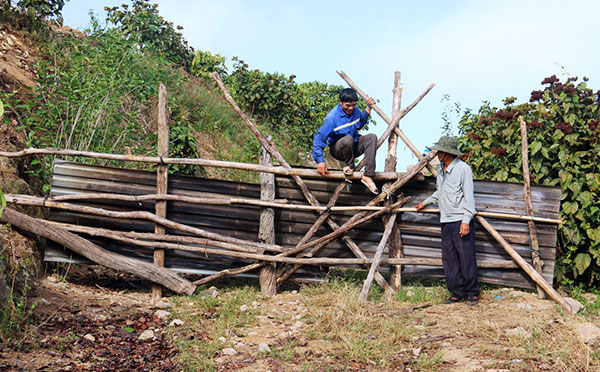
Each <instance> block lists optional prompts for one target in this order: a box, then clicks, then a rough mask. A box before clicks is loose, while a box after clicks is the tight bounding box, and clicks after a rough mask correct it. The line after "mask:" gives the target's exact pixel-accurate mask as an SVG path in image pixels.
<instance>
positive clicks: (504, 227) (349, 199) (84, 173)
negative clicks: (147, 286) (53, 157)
mask: <svg viewBox="0 0 600 372" xmlns="http://www.w3.org/2000/svg"><path fill="white" fill-rule="evenodd" d="M155 182H156V174H155V173H154V172H146V171H137V170H127V169H117V168H108V167H100V166H90V165H84V164H78V163H70V162H57V163H56V165H55V167H54V171H53V181H52V195H53V196H58V195H68V194H79V193H91V192H92V193H98V192H106V193H119V194H128V195H142V194H152V193H154V192H155ZM305 182H306V184H307V185H308V187H309V189H310V190H311V191H312V192H313V193H314V195H315V197H316V198H317V199H318V200H319V201H320V202H321V203H322V204H323V205H325V204H326V203H327V202H328V200H329V197H330V196H331V194H332V192H333V191H334V190H335V188H336V187H337V185H338V183H339V181H335V180H324V179H305ZM276 184H277V185H276V196H275V197H276V198H278V199H287V200H288V201H289V202H291V203H298V204H306V201H305V199H304V197H303V196H302V194H301V192H300V190H299V189H298V188H297V187H296V184H295V182H294V181H293V180H292V179H291V178H290V177H277V178H276ZM378 186H380V187H381V184H380V185H378ZM434 188H435V182H434V180H433V179H431V178H427V179H425V181H419V182H413V183H409V184H408V185H406V186H405V187H404V188H403V189H402V190H401V191H402V192H403V193H404V194H405V195H410V196H411V197H412V200H411V202H410V203H409V204H408V205H407V206H414V205H416V204H417V203H418V202H420V201H422V200H423V199H424V198H425V197H427V196H428V195H430V194H431V193H432V192H433V191H434ZM169 193H170V194H178V195H187V196H195V197H215V198H220V197H244V198H255V199H259V198H260V186H259V185H257V184H246V183H239V182H231V181H222V180H214V179H203V178H195V177H186V176H170V177H169ZM560 194H561V193H560V189H559V188H555V187H543V186H532V201H533V207H534V211H535V215H536V216H539V217H547V218H555V219H556V218H558V212H559V208H560ZM371 196H372V194H370V193H369V192H367V191H366V189H365V188H364V186H363V185H362V184H361V183H360V182H358V181H355V182H354V183H351V184H348V186H347V187H346V190H345V191H344V193H343V194H342V195H341V196H340V198H339V199H338V203H337V205H340V206H344V205H364V204H366V203H368V202H369V201H370V200H371ZM475 201H476V208H477V210H478V211H489V212H499V213H513V214H525V204H524V201H523V185H522V184H517V183H505V182H502V183H501V182H490V181H475ZM85 204H86V205H89V206H98V207H102V208H106V209H113V210H147V211H151V212H152V211H153V210H154V203H153V202H141V203H127V202H121V201H98V200H94V201H89V202H85ZM259 212H260V208H259V207H256V206H247V205H223V206H218V205H192V204H188V203H183V202H169V203H168V207H167V217H168V218H169V219H171V220H174V221H177V222H181V223H185V224H188V225H191V226H197V227H201V228H203V229H206V230H209V231H213V232H218V233H220V234H224V235H228V236H233V237H236V238H241V239H246V240H253V241H257V236H258V225H259ZM353 213H354V212H349V211H346V212H342V213H335V214H334V215H333V218H334V219H335V220H336V222H338V223H339V224H343V223H344V222H345V221H346V220H347V219H348V218H350V217H351V216H352V215H353ZM317 216H318V213H317V212H313V211H296V210H286V209H276V210H275V218H276V244H279V245H283V246H288V247H293V246H294V245H295V244H296V243H297V242H298V241H299V240H300V239H301V238H302V236H304V234H305V232H306V231H308V229H309V228H310V226H311V225H312V223H313V222H314V221H315V219H316V218H317ZM51 218H52V219H53V220H57V221H62V222H69V223H79V224H82V225H87V226H96V227H103V228H110V229H115V230H124V231H132V230H134V231H143V232H151V231H153V230H154V225H153V223H150V222H147V221H132V220H123V219H112V218H106V217H99V216H90V215H83V214H79V213H72V212H66V211H58V210H53V211H52V213H51ZM488 220H489V221H490V223H491V224H492V225H493V226H494V228H496V229H497V230H498V231H499V232H500V233H501V234H502V235H503V236H504V238H505V239H506V240H507V241H508V242H509V243H510V244H511V245H512V246H513V247H514V248H515V249H516V250H517V252H519V254H520V255H521V256H523V257H524V258H525V259H526V260H527V261H528V262H530V263H531V249H530V247H529V230H528V228H527V222H525V221H512V220H500V219H488ZM397 223H398V224H399V225H400V228H401V231H402V242H403V245H404V255H405V257H430V258H440V257H441V250H440V246H441V243H440V224H439V215H437V214H423V213H402V214H401V215H400V216H399V218H398V222H397ZM536 226H537V230H538V236H539V241H540V254H541V258H542V260H543V261H544V267H543V273H542V275H543V277H544V278H545V279H546V280H547V281H548V282H549V283H551V284H552V281H553V273H554V260H555V251H556V244H557V227H556V225H553V224H545V223H536ZM475 231H476V233H475V235H476V243H475V245H476V249H477V255H478V256H477V257H478V259H480V260H508V261H510V260H511V258H510V256H509V255H508V254H507V253H505V251H504V249H502V247H501V246H500V245H499V244H498V243H497V242H496V241H495V240H494V239H493V238H492V237H491V236H490V235H489V234H488V233H487V232H486V231H485V230H484V229H483V227H481V226H479V225H478V224H476V225H475ZM329 232H331V231H330V229H329V228H328V227H327V226H325V225H324V226H322V227H321V228H320V229H319V231H318V232H317V234H316V235H315V238H317V237H320V236H323V235H325V234H327V233H329ZM167 233H170V234H173V233H177V232H175V231H167ZM382 234H383V224H382V222H381V220H380V219H377V220H371V221H370V222H368V223H366V224H364V225H362V226H360V227H359V228H357V229H353V230H352V231H350V232H349V235H350V236H351V237H352V238H353V239H354V240H355V241H356V243H357V244H358V246H359V247H360V248H361V249H362V250H363V252H364V253H365V254H366V255H367V256H368V257H372V256H373V255H374V253H375V250H376V248H377V245H378V243H379V240H380V239H381V236H382ZM91 240H94V241H95V242H96V243H98V244H100V245H101V246H103V247H105V248H107V249H110V250H112V251H115V252H120V253H123V254H127V255H128V256H133V257H138V258H140V259H144V260H150V261H151V258H152V250H151V249H148V248H141V247H133V246H127V245H124V244H121V243H115V242H113V241H108V240H98V239H91ZM165 253H166V257H165V266H167V267H172V268H175V269H177V270H178V271H182V272H191V273H203V274H205V273H211V272H215V271H218V270H222V269H225V268H235V267H240V266H243V265H245V264H247V263H248V261H245V260H240V259H232V258H228V257H211V258H210V259H207V258H206V257H204V256H203V255H201V254H198V253H191V252H182V251H172V250H167V251H166V252H165ZM318 256H320V257H326V256H328V257H353V254H352V252H350V250H349V249H348V248H347V247H346V246H345V245H344V244H343V243H341V242H340V241H339V240H336V241H334V242H333V243H331V244H330V245H328V246H327V247H326V248H325V249H323V250H322V251H321V252H320V253H319V255H318ZM45 259H46V260H52V261H64V260H68V258H67V256H66V255H65V253H64V252H60V251H58V250H56V249H49V250H47V252H46V257H45ZM324 269H326V268H323V267H310V266H305V267H303V270H301V271H299V273H298V275H300V276H302V277H307V276H309V277H318V276H321V275H322V274H323V270H324ZM387 270H388V267H381V271H383V272H385V271H387ZM405 273H410V274H415V275H426V276H443V271H442V269H441V268H432V267H418V266H406V267H405ZM479 274H480V280H481V281H483V282H488V283H494V284H499V285H508V286H515V287H524V288H534V284H533V282H532V281H531V280H530V279H529V278H528V276H527V275H526V274H525V273H524V272H522V270H516V269H503V270H500V269H480V271H479Z"/></svg>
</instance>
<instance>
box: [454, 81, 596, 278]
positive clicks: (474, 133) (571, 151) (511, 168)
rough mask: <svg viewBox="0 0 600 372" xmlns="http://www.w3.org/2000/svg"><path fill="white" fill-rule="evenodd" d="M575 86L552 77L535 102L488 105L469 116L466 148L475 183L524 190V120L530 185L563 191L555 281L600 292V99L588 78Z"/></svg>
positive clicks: (463, 131)
mask: <svg viewBox="0 0 600 372" xmlns="http://www.w3.org/2000/svg"><path fill="white" fill-rule="evenodd" d="M577 80H578V78H575V77H573V78H568V79H567V81H566V82H564V83H563V82H561V81H560V80H559V79H558V78H557V77H556V76H551V77H549V78H546V79H544V81H542V84H543V85H544V88H543V89H541V90H535V91H533V92H532V93H531V97H530V100H529V102H526V103H521V104H515V103H514V101H515V99H514V98H511V99H507V100H506V101H505V102H504V107H502V108H496V107H491V106H490V104H489V103H484V105H483V106H481V107H480V108H479V111H478V112H477V113H473V112H467V113H466V114H465V115H463V117H462V118H461V121H460V124H459V127H460V131H461V134H463V136H462V138H460V144H461V146H462V149H463V151H465V152H467V153H468V162H469V164H470V165H471V167H472V169H473V173H474V175H475V176H476V177H477V178H480V179H492V180H497V181H509V182H521V181H522V180H523V178H522V177H523V176H522V169H521V161H522V156H521V136H520V124H519V120H518V117H519V116H522V117H523V118H524V120H525V121H526V122H527V128H528V129H527V130H528V141H529V162H530V172H531V180H532V182H534V183H537V184H539V185H550V186H560V188H561V190H562V198H561V200H562V205H561V210H560V216H561V219H562V220H563V221H564V224H563V225H561V227H560V228H559V232H560V243H561V244H560V245H561V247H562V255H561V256H560V257H559V259H558V263H559V265H557V275H558V276H559V278H560V279H562V280H563V282H565V283H569V284H571V283H573V282H580V283H583V284H586V285H589V286H594V285H598V284H600V195H599V193H600V169H599V168H598V160H599V158H600V140H599V137H600V128H599V114H600V112H599V109H598V101H599V96H600V91H596V92H594V91H593V90H592V89H590V88H589V87H588V86H587V81H588V79H587V78H583V81H581V82H579V83H577Z"/></svg>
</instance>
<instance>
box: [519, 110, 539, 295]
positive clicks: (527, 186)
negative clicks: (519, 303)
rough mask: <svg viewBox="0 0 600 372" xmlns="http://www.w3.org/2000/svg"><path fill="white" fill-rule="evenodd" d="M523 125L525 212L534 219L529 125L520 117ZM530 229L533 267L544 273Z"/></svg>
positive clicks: (531, 225)
mask: <svg viewBox="0 0 600 372" xmlns="http://www.w3.org/2000/svg"><path fill="white" fill-rule="evenodd" d="M519 123H520V124H521V157H522V159H523V160H522V165H523V198H524V199H525V211H526V212H527V215H528V216H530V217H533V203H532V202H531V179H530V177H529V149H528V144H527V124H526V123H525V120H523V117H522V116H519ZM527 225H528V227H529V237H530V241H531V257H532V258H533V267H534V268H535V270H536V271H537V272H538V273H541V272H542V265H543V262H542V260H541V259H540V245H539V242H538V236H537V228H536V227H535V223H534V222H533V221H527ZM537 292H538V298H544V291H543V289H542V288H541V287H540V286H539V285H538V286H537Z"/></svg>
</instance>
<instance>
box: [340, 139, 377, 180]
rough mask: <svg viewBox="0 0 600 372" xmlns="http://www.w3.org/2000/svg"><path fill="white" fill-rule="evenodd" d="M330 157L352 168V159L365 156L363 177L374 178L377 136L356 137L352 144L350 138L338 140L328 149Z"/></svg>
mask: <svg viewBox="0 0 600 372" xmlns="http://www.w3.org/2000/svg"><path fill="white" fill-rule="evenodd" d="M329 150H330V151H331V155H332V156H333V157H334V158H336V159H337V160H339V161H341V162H343V163H344V164H348V165H349V166H350V167H351V168H354V158H356V157H358V156H360V155H362V154H365V176H369V177H373V176H375V152H376V151H377V135H375V134H373V133H370V134H367V135H364V136H360V137H358V142H354V138H352V137H351V136H345V137H342V138H340V139H339V140H338V141H337V142H336V143H334V144H333V146H331V147H330V148H329Z"/></svg>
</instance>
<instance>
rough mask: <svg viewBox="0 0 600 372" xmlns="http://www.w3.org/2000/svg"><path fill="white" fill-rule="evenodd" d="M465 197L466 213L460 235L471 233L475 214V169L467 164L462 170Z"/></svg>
mask: <svg viewBox="0 0 600 372" xmlns="http://www.w3.org/2000/svg"><path fill="white" fill-rule="evenodd" d="M462 185H463V197H464V198H465V204H464V213H463V218H462V223H461V224H460V236H461V237H462V236H465V235H468V234H469V231H470V227H469V223H470V222H471V220H472V219H473V216H474V215H475V192H474V188H473V171H471V167H469V166H467V167H466V169H465V170H464V172H462Z"/></svg>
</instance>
